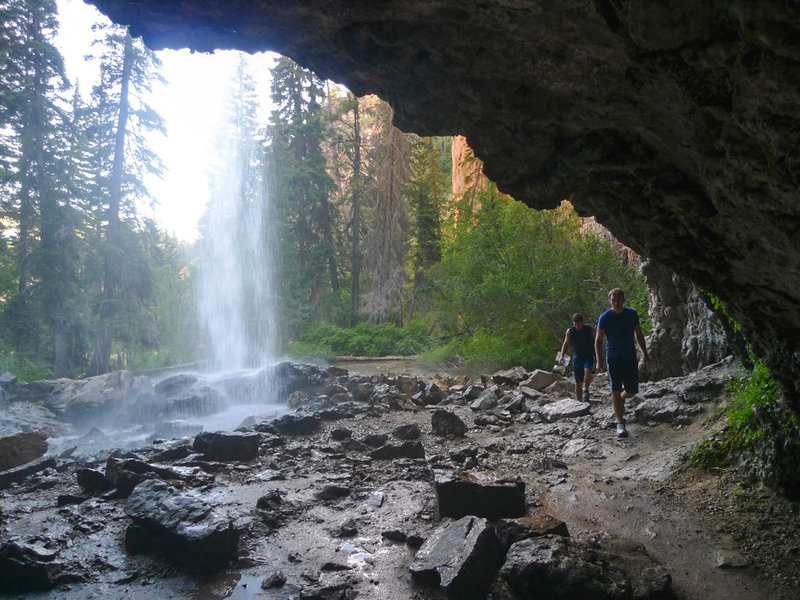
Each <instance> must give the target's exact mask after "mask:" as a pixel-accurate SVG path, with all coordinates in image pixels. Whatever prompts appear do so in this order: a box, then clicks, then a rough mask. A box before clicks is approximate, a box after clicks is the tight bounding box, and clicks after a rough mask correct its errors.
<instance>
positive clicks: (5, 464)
mask: <svg viewBox="0 0 800 600" xmlns="http://www.w3.org/2000/svg"><path fill="white" fill-rule="evenodd" d="M47 447H48V446H47V438H45V436H43V435H42V434H41V433H33V432H31V433H14V434H11V435H3V436H0V471H5V470H7V469H13V468H14V467H18V466H20V465H24V464H25V463H29V462H31V461H34V460H36V459H37V458H39V457H41V456H44V453H45V452H47Z"/></svg>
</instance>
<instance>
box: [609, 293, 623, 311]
mask: <svg viewBox="0 0 800 600" xmlns="http://www.w3.org/2000/svg"><path fill="white" fill-rule="evenodd" d="M608 301H609V302H610V303H611V310H613V311H614V312H615V313H620V312H622V309H623V308H625V292H623V291H622V290H621V289H619V288H614V289H613V290H611V291H610V292H608Z"/></svg>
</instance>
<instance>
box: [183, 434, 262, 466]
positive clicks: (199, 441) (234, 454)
mask: <svg viewBox="0 0 800 600" xmlns="http://www.w3.org/2000/svg"><path fill="white" fill-rule="evenodd" d="M260 443H261V434H260V433H258V432H255V431H253V432H241V431H229V432H207V433H201V434H199V435H198V436H197V437H195V438H194V444H193V446H192V447H193V449H194V450H195V452H199V453H201V454H203V455H204V457H205V458H206V460H220V461H226V462H227V461H234V460H238V461H241V462H247V461H251V460H253V459H255V458H256V457H257V456H258V446H259V444H260Z"/></svg>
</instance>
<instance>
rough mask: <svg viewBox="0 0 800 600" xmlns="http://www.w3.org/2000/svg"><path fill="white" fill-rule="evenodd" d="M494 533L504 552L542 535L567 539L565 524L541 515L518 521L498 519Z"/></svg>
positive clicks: (544, 514) (567, 530)
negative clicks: (516, 544) (517, 544)
mask: <svg viewBox="0 0 800 600" xmlns="http://www.w3.org/2000/svg"><path fill="white" fill-rule="evenodd" d="M494 528H495V531H496V532H497V537H498V538H499V540H500V545H501V546H502V548H503V550H504V551H505V552H507V551H508V549H509V548H510V547H511V545H512V544H515V543H517V542H520V541H522V540H527V539H528V538H532V537H539V536H542V535H550V534H554V535H560V536H564V537H569V529H568V528H567V524H566V523H565V522H564V521H562V520H561V519H556V518H555V517H554V516H552V515H548V514H547V513H542V514H538V515H529V516H525V517H519V518H518V519H500V520H499V521H498V522H497V523H495V526H494Z"/></svg>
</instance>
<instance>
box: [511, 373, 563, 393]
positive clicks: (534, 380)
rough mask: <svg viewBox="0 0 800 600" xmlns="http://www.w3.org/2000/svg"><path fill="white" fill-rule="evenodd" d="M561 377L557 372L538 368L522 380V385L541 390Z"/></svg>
mask: <svg viewBox="0 0 800 600" xmlns="http://www.w3.org/2000/svg"><path fill="white" fill-rule="evenodd" d="M559 379H561V375H559V374H557V373H551V372H550V371H542V370H541V369H536V370H535V371H534V372H533V373H531V375H530V377H528V378H527V379H526V380H524V381H522V382H520V385H521V386H524V387H527V388H531V389H533V390H538V391H540V392H541V391H542V390H543V389H545V388H546V387H547V386H549V385H552V384H553V383H555V382H556V381H558V380H559Z"/></svg>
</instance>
